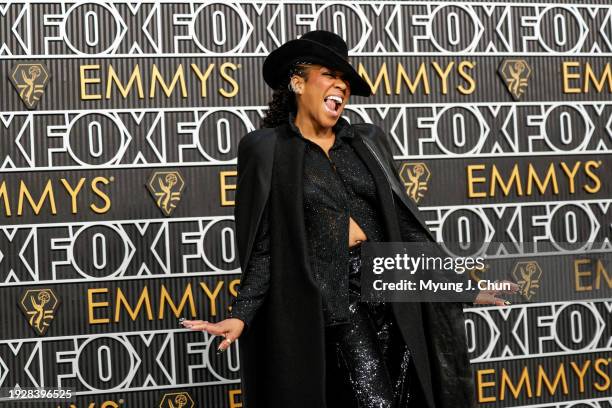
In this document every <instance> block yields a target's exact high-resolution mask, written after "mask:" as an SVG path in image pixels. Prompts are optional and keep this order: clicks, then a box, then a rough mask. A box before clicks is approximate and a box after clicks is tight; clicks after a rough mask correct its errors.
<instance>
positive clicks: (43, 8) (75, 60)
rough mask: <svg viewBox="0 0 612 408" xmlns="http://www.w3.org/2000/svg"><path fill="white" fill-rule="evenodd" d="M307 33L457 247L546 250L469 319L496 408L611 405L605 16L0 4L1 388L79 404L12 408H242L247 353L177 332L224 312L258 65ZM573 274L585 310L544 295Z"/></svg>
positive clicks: (263, 100)
mask: <svg viewBox="0 0 612 408" xmlns="http://www.w3.org/2000/svg"><path fill="white" fill-rule="evenodd" d="M313 29H328V30H331V31H335V32H336V33H338V34H340V35H341V36H342V37H343V38H344V39H345V40H346V41H347V43H348V45H349V48H350V57H351V60H352V63H353V64H354V66H355V67H356V68H357V69H358V70H359V73H360V75H362V77H363V78H365V79H366V80H367V81H368V82H369V83H370V85H371V87H372V90H373V92H374V96H372V97H371V98H362V97H352V98H351V100H350V102H349V105H348V106H347V109H346V111H345V117H346V118H347V119H348V120H350V121H351V122H353V123H357V122H372V123H375V124H377V125H379V126H381V127H382V128H384V129H385V131H386V132H387V137H388V140H389V142H390V144H391V146H392V148H393V153H394V155H395V159H396V161H397V166H398V170H399V172H400V176H401V177H402V179H403V180H404V182H405V185H406V193H407V194H408V195H410V197H411V198H412V199H413V200H414V201H415V202H416V203H417V204H418V206H419V208H420V209H421V211H422V214H423V216H424V217H425V219H426V221H427V224H428V226H429V227H430V228H431V230H432V231H434V233H435V234H437V236H438V237H439V238H440V239H441V240H444V241H448V242H450V241H453V242H457V241H466V240H470V241H471V242H477V243H479V245H481V246H483V247H484V248H488V245H489V243H492V242H496V243H504V244H503V245H502V244H498V245H494V246H491V249H490V250H487V252H488V253H489V254H491V255H493V256H494V257H498V258H504V257H509V256H516V254H517V252H519V248H523V246H522V243H536V242H537V243H546V244H548V246H546V248H547V249H546V250H538V248H539V247H538V246H537V245H532V246H529V247H528V249H527V250H525V249H524V248H523V251H522V254H521V257H520V259H519V260H518V261H516V262H515V267H514V270H513V272H512V273H513V275H512V276H514V278H515V280H517V281H519V282H520V284H521V294H522V296H523V298H524V299H523V300H524V301H525V302H524V303H521V304H515V305H512V306H510V307H505V308H495V307H478V308H469V309H465V314H466V318H467V324H466V330H467V334H468V340H469V352H470V358H471V361H472V364H473V369H474V380H475V389H474V393H475V396H476V398H477V401H478V403H479V406H480V407H546V408H569V407H580V408H586V407H597V408H610V407H612V399H611V395H612V388H611V380H612V373H611V372H612V369H611V367H612V301H611V300H610V298H609V296H608V295H609V293H610V288H612V265H610V263H609V262H606V261H605V257H604V255H605V253H606V252H609V251H610V246H611V245H610V236H611V235H612V234H611V232H612V208H611V205H610V204H611V203H612V191H611V178H612V177H611V176H612V168H611V167H612V115H611V113H612V103H611V102H610V100H611V95H612V58H611V57H612V6H611V5H609V2H607V1H592V2H588V1H587V2H575V3H572V2H566V1H559V2H532V1H528V2H527V1H525V2H495V1H487V2H480V1H461V2H452V1H356V2H322V1H282V2H281V1H261V2H252V1H223V2H216V1H204V2H191V1H185V2H170V1H163V0H160V1H157V0H156V1H134V2H128V1H109V2H103V1H91V2H66V1H62V2H48V1H39V2H36V1H32V2H24V1H8V2H7V1H3V2H1V3H0V95H1V97H0V306H1V307H0V389H1V390H2V394H3V396H8V395H9V392H10V391H14V390H15V389H17V388H18V387H21V388H38V387H44V388H47V389H51V390H52V389H57V388H59V387H62V388H64V389H65V390H69V391H70V394H71V396H70V398H64V399H61V398H58V399H55V400H49V399H46V400H45V399H39V400H31V401H28V402H25V401H24V402H21V403H18V402H15V401H11V402H6V401H5V402H0V405H1V404H6V406H11V407H13V406H27V407H49V408H56V407H59V408H81V407H88V408H118V407H125V408H129V407H160V408H179V407H180V408H194V407H202V408H206V407H210V408H239V407H241V406H242V398H241V389H240V378H239V363H238V349H237V347H236V345H235V344H234V345H232V347H231V348H230V350H229V352H227V353H224V354H222V355H220V356H219V355H217V354H216V353H215V348H216V346H217V345H218V342H219V339H218V338H214V337H213V336H208V335H207V334H202V333H193V332H189V331H185V330H183V329H180V328H179V326H178V319H179V318H181V317H186V318H198V319H207V320H213V321H216V320H221V319H223V318H225V317H226V316H227V312H228V310H227V308H228V306H229V303H230V301H231V299H232V297H233V296H235V295H236V287H237V285H238V283H239V281H240V276H241V275H240V267H239V264H238V260H237V251H236V246H235V243H234V239H235V230H234V222H233V205H234V197H235V188H236V154H237V146H238V142H239V141H240V139H241V138H242V137H243V136H244V135H245V134H246V133H248V132H249V131H251V130H254V129H256V128H258V127H259V124H260V120H261V118H262V116H263V114H264V112H265V109H266V107H267V103H268V101H269V98H270V96H271V91H270V90H269V89H268V88H267V87H266V85H265V83H264V82H263V79H262V78H261V74H260V72H261V66H262V63H263V61H264V58H265V56H266V55H267V54H268V53H269V52H270V51H271V50H273V49H275V48H276V47H278V46H279V45H280V44H282V43H284V42H285V41H287V40H289V39H293V38H296V37H297V36H299V35H301V34H303V33H305V32H307V31H310V30H313ZM568 242H570V243H574V245H573V246H572V247H571V248H568V247H564V243H568ZM576 243H584V244H580V245H576ZM556 250H558V251H559V255H558V257H562V258H563V259H564V262H562V263H561V264H562V267H555V268H551V267H549V266H547V265H548V263H546V262H542V261H541V260H542V259H544V258H546V257H548V258H550V257H556V255H555V251H556ZM561 252H563V254H562V255H561ZM539 260H540V262H538V261H539ZM473 272H474V273H475V274H476V275H477V277H487V274H488V273H492V272H491V270H487V269H484V270H480V271H473ZM510 275H511V274H510V273H509V277H511V276H510ZM557 282H566V283H567V285H568V287H569V288H571V291H572V293H573V295H575V296H577V297H580V299H583V300H581V301H580V302H571V301H568V300H562V299H561V300H558V301H554V302H542V299H541V298H539V291H540V289H542V288H545V287H547V286H548V287H549V288H550V287H551V285H555V283H557ZM606 291H607V292H606ZM606 293H607V294H608V295H604V294H606ZM606 296H608V298H607V299H606ZM64 394H65V392H64ZM14 395H17V394H14ZM19 395H21V394H19ZM58 396H59V397H61V396H62V395H58ZM63 396H64V397H68V395H63ZM458 408H461V407H458Z"/></svg>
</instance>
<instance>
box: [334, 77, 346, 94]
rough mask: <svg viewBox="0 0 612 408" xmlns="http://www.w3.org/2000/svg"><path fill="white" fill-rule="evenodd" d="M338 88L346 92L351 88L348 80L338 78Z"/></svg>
mask: <svg viewBox="0 0 612 408" xmlns="http://www.w3.org/2000/svg"><path fill="white" fill-rule="evenodd" d="M336 87H337V88H339V89H341V90H343V91H344V90H346V89H347V88H348V87H349V85H348V82H347V81H346V79H344V78H340V77H338V79H337V80H336Z"/></svg>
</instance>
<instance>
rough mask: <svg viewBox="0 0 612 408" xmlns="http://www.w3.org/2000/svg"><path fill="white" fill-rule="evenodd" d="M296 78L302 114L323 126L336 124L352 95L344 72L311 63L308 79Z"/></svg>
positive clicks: (299, 107) (299, 108)
mask: <svg viewBox="0 0 612 408" xmlns="http://www.w3.org/2000/svg"><path fill="white" fill-rule="evenodd" d="M294 78H298V83H297V91H298V95H297V96H298V97H297V106H298V111H299V112H300V114H306V115H307V117H310V118H311V119H312V120H313V121H316V122H317V123H318V124H319V126H321V127H324V128H326V127H332V126H334V125H335V124H336V122H337V121H338V118H340V115H342V111H343V110H344V106H345V105H346V103H347V102H348V99H349V96H350V95H351V89H350V85H349V83H348V81H347V80H346V79H345V78H344V73H342V72H340V71H336V70H333V69H330V68H327V67H324V66H321V65H311V66H310V67H309V69H308V70H307V80H304V78H301V77H294Z"/></svg>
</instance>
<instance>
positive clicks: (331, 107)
mask: <svg viewBox="0 0 612 408" xmlns="http://www.w3.org/2000/svg"><path fill="white" fill-rule="evenodd" d="M323 105H325V110H327V111H328V112H329V113H331V114H333V115H334V116H338V113H339V111H340V106H342V98H341V97H339V96H337V95H329V96H326V97H325V98H323Z"/></svg>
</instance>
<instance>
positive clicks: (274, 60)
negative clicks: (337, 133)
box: [262, 38, 372, 96]
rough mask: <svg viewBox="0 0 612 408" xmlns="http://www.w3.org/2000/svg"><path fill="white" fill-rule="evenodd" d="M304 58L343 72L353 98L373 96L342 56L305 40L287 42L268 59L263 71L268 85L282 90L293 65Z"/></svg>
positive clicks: (365, 83)
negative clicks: (355, 96)
mask: <svg viewBox="0 0 612 408" xmlns="http://www.w3.org/2000/svg"><path fill="white" fill-rule="evenodd" d="M300 58H302V59H304V60H307V61H309V62H313V63H317V64H320V65H323V66H325V67H328V68H333V69H337V70H339V71H341V72H343V73H344V75H345V78H346V79H347V80H348V83H349V84H350V86H351V95H358V96H370V95H372V89H371V88H370V85H368V83H367V82H366V81H365V80H364V79H363V78H361V77H360V76H359V74H358V73H357V71H356V70H355V68H353V66H352V65H351V64H349V62H348V61H347V60H345V59H344V58H343V57H342V56H341V55H339V54H338V53H337V52H335V51H334V50H332V49H331V48H329V47H325V46H324V45H321V44H320V43H318V42H315V41H310V40H308V39H303V38H300V39H297V40H291V41H287V42H286V43H285V44H283V45H281V46H280V47H279V48H277V49H275V50H274V51H272V52H271V53H270V54H269V55H268V56H267V57H266V59H265V61H264V63H263V67H262V73H263V77H264V81H266V83H267V84H268V86H270V87H271V88H272V89H276V88H278V87H279V86H280V85H281V84H282V83H283V80H285V79H286V78H285V77H286V76H287V75H288V71H289V68H290V67H291V65H292V64H293V63H294V62H295V61H296V59H300Z"/></svg>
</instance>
